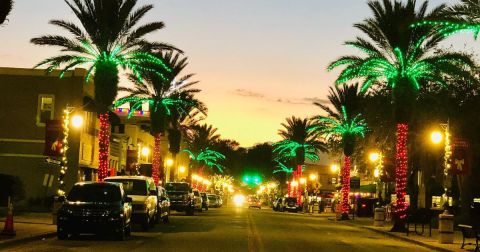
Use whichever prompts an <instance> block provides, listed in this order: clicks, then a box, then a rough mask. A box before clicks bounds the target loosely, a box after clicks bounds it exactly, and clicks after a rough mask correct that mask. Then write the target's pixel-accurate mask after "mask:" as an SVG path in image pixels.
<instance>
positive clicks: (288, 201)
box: [281, 197, 302, 212]
mask: <svg viewBox="0 0 480 252" xmlns="http://www.w3.org/2000/svg"><path fill="white" fill-rule="evenodd" d="M281 209H282V212H285V211H288V212H298V211H301V210H302V206H301V205H298V204H297V198H294V197H288V198H285V199H284V200H283V202H282V208H281Z"/></svg>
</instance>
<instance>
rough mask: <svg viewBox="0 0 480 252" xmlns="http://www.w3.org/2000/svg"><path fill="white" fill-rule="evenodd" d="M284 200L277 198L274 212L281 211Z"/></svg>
mask: <svg viewBox="0 0 480 252" xmlns="http://www.w3.org/2000/svg"><path fill="white" fill-rule="evenodd" d="M282 202H283V198H277V199H276V200H274V201H273V206H272V208H273V210H274V211H280V209H281V206H282Z"/></svg>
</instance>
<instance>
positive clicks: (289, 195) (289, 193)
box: [287, 182, 292, 197]
mask: <svg viewBox="0 0 480 252" xmlns="http://www.w3.org/2000/svg"><path fill="white" fill-rule="evenodd" d="M287 192H288V197H292V186H291V185H290V182H287Z"/></svg>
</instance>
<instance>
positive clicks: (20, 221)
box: [0, 213, 57, 249]
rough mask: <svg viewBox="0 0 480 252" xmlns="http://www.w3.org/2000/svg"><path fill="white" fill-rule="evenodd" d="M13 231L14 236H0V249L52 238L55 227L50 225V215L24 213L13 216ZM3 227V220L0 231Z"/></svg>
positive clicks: (2, 220) (3, 219)
mask: <svg viewBox="0 0 480 252" xmlns="http://www.w3.org/2000/svg"><path fill="white" fill-rule="evenodd" d="M13 223H14V224H13V229H14V230H15V232H16V236H13V237H6V236H0V249H1V248H5V247H7V246H13V245H17V244H20V243H26V242H30V241H35V240H40V239H42V238H49V237H54V236H55V234H56V231H57V226H56V225H53V224H52V214H51V213H26V214H23V215H19V216H15V215H14V216H13ZM4 227H5V218H2V219H1V220H0V230H3V228H4Z"/></svg>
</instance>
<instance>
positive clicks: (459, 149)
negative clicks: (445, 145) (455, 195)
mask: <svg viewBox="0 0 480 252" xmlns="http://www.w3.org/2000/svg"><path fill="white" fill-rule="evenodd" d="M451 148H452V156H451V157H450V169H449V173H450V174H453V175H466V174H469V171H470V163H469V162H468V157H469V155H468V154H469V152H470V143H469V142H468V141H467V140H465V139H456V138H454V139H452V145H451Z"/></svg>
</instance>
